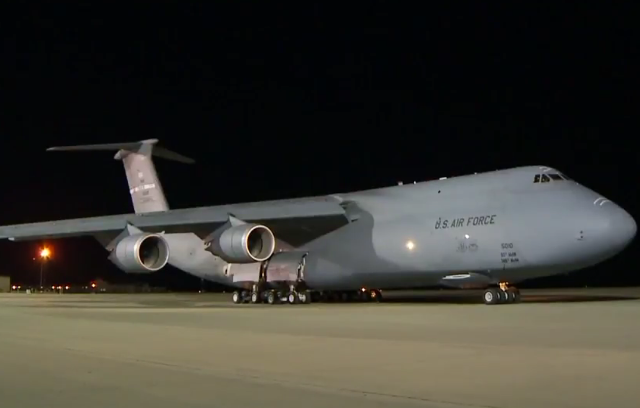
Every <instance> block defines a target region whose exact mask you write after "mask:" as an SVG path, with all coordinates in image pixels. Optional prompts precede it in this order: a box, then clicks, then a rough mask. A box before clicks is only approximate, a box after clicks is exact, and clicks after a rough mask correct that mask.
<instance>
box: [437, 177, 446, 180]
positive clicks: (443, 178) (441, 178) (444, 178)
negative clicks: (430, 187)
mask: <svg viewBox="0 0 640 408" xmlns="http://www.w3.org/2000/svg"><path fill="white" fill-rule="evenodd" d="M446 179H447V178H446V177H440V179H439V180H446Z"/></svg>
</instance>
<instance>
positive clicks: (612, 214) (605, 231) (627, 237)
mask: <svg viewBox="0 0 640 408" xmlns="http://www.w3.org/2000/svg"><path fill="white" fill-rule="evenodd" d="M599 210H602V217H603V220H602V221H603V222H602V223H601V224H600V225H601V231H600V232H601V234H602V235H601V239H602V241H604V243H605V244H606V245H607V246H610V247H612V249H613V250H621V249H623V248H624V247H626V246H627V245H628V244H629V243H630V242H631V241H632V240H633V239H634V237H635V236H636V232H637V229H638V227H637V225H636V222H635V220H634V219H633V217H632V216H631V214H629V213H628V212H626V211H625V210H624V209H622V208H621V207H619V206H618V205H616V204H614V203H611V202H608V203H606V204H605V205H604V206H602V207H601V208H599Z"/></svg>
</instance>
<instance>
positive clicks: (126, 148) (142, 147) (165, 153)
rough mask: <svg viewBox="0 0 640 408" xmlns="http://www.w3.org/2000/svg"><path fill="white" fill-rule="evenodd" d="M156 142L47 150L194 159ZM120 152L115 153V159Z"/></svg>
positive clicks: (155, 140)
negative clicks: (111, 152) (108, 152)
mask: <svg viewBox="0 0 640 408" xmlns="http://www.w3.org/2000/svg"><path fill="white" fill-rule="evenodd" d="M156 143H158V139H147V140H141V141H139V142H127V143H103V144H92V145H77V146H55V147H50V148H48V149H47V151H51V152H65V151H67V152H72V151H91V150H93V151H96V150H118V151H123V152H131V153H139V154H142V155H154V156H157V157H162V158H163V159H168V160H174V161H178V162H182V163H189V164H191V163H195V160H193V159H191V158H189V157H186V156H183V155H181V154H179V153H176V152H173V151H171V150H168V149H165V148H164V147H158V146H154V145H155V144H156ZM119 155H120V152H119V154H118V155H116V158H117V159H120V158H121V157H119Z"/></svg>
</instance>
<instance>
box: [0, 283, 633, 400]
mask: <svg viewBox="0 0 640 408" xmlns="http://www.w3.org/2000/svg"><path fill="white" fill-rule="evenodd" d="M443 293H444V292H429V293H421V294H416V293H409V292H405V293H398V294H397V295H396V296H395V299H396V301H393V299H391V301H390V302H388V303H382V304H312V305H296V306H290V305H278V306H269V305H233V304H232V303H231V302H230V299H229V296H230V295H228V294H227V295H225V296H222V295H212V294H200V295H198V294H193V295H188V294H179V295H172V294H162V295H154V294H146V295H111V294H95V295H72V294H64V295H41V294H33V295H26V294H4V295H0V406H1V407H2V408H14V407H15V408H18V407H19V408H24V407H45V406H46V407H51V408H53V407H65V408H74V407H87V406H91V407H95V408H98V407H109V408H113V407H119V408H125V407H136V408H140V407H154V408H164V407H175V408H178V407H259V406H264V407H276V406H277V407H283V408H287V407H294V406H295V407H305V408H306V407H345V408H346V407H349V408H351V407H368V408H373V407H375V408H377V407H450V408H457V407H501V408H502V407H505V408H507V407H509V408H517V407H523V408H524V407H535V408H540V407H545V408H551V407H580V408H588V407H594V408H603V407H616V408H624V407H637V406H638V401H640V387H639V386H638V379H639V378H640V300H635V299H638V298H640V289H609V290H572V291H568V290H562V291H560V290H556V291H523V295H524V300H525V302H523V303H522V304H517V305H495V306H485V305H482V304H474V303H470V302H469V301H468V300H467V298H466V297H461V293H459V292H446V296H443ZM449 293H451V294H449ZM391 297H393V296H391ZM399 300H402V301H403V302H400V301H399Z"/></svg>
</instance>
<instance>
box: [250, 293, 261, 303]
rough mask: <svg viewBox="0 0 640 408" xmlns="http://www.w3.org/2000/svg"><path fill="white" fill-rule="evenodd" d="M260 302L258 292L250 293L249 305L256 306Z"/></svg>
mask: <svg viewBox="0 0 640 408" xmlns="http://www.w3.org/2000/svg"><path fill="white" fill-rule="evenodd" d="M258 302H260V294H259V293H258V292H251V303H253V304H256V303H258Z"/></svg>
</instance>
